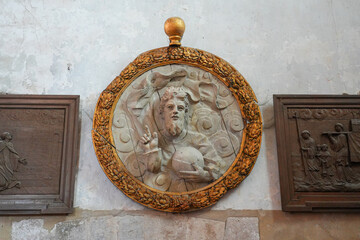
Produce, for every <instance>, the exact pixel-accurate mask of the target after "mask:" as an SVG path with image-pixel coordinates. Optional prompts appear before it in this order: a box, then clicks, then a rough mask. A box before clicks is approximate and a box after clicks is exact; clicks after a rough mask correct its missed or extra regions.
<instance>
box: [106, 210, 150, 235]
mask: <svg viewBox="0 0 360 240" xmlns="http://www.w3.org/2000/svg"><path fill="white" fill-rule="evenodd" d="M113 222H114V225H115V226H116V227H115V228H116V229H115V232H116V238H115V239H117V240H142V239H144V235H145V233H144V218H143V217H142V216H124V217H115V218H114V221H113ZM146 234H147V233H146Z"/></svg>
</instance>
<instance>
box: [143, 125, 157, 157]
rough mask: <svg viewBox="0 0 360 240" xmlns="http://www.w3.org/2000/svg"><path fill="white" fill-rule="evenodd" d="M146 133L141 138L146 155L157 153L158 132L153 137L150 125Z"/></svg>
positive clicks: (146, 126)
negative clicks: (152, 152)
mask: <svg viewBox="0 0 360 240" xmlns="http://www.w3.org/2000/svg"><path fill="white" fill-rule="evenodd" d="M145 128H146V133H145V134H144V136H143V137H141V139H140V141H141V142H142V143H143V146H144V151H145V153H147V152H151V151H155V150H157V149H158V144H159V139H158V135H157V133H156V132H153V135H151V132H150V129H149V126H148V125H145Z"/></svg>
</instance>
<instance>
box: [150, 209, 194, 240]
mask: <svg viewBox="0 0 360 240" xmlns="http://www.w3.org/2000/svg"><path fill="white" fill-rule="evenodd" d="M144 220H145V221H144V232H145V236H144V239H145V240H153V239H157V240H168V239H172V240H177V239H178V240H184V239H185V237H186V227H187V223H186V221H187V218H186V217H184V216H182V215H171V214H166V215H162V216H153V215H147V216H145V218H144Z"/></svg>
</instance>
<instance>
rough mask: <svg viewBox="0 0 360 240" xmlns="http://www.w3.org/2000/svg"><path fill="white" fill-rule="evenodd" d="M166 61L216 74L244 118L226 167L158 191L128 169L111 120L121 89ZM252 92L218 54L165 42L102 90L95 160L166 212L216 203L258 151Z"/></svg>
mask: <svg viewBox="0 0 360 240" xmlns="http://www.w3.org/2000/svg"><path fill="white" fill-rule="evenodd" d="M169 64H187V65H191V66H195V67H198V68H201V69H203V70H205V71H207V72H209V73H211V74H213V75H215V76H216V77H218V78H219V79H220V80H221V81H222V82H223V83H224V84H225V85H226V86H227V87H228V89H229V90H230V91H231V92H232V93H233V95H234V96H235V98H236V100H237V102H238V104H239V106H240V109H241V112H242V115H243V117H244V118H245V119H246V121H247V124H246V125H245V129H244V136H243V141H242V143H241V145H242V146H241V148H240V151H239V153H238V155H237V157H236V159H235V161H234V163H233V164H232V165H231V167H230V168H229V169H228V171H227V172H226V173H225V174H224V175H223V176H222V177H220V178H219V179H217V180H216V181H215V182H213V183H211V184H209V185H208V186H206V187H204V188H201V189H198V190H196V191H191V192H182V193H172V192H163V191H160V190H156V189H153V188H151V187H148V186H146V185H145V184H144V183H142V182H140V181H139V180H137V179H136V178H135V177H134V176H132V175H131V174H129V172H128V171H127V169H126V168H125V167H124V165H123V164H122V163H121V161H119V159H118V156H117V155H116V152H115V149H114V147H113V145H114V143H113V140H112V136H111V131H110V129H111V120H112V115H113V111H114V107H115V105H116V103H117V101H118V99H119V98H120V96H121V94H122V92H123V91H124V90H125V89H126V88H127V86H129V84H130V83H131V82H132V81H133V80H135V79H136V78H137V77H138V76H140V75H141V74H143V73H144V72H146V71H149V70H151V69H153V68H156V67H159V66H163V65H169ZM256 102H257V100H256V97H255V94H254V92H253V91H252V89H251V87H250V85H249V84H248V83H247V81H246V80H245V78H244V77H243V76H242V75H241V74H240V73H239V72H238V71H236V69H235V68H234V67H232V66H231V65H230V64H229V63H227V62H226V61H224V60H223V59H221V58H219V57H217V56H215V55H213V54H211V53H208V52H205V51H202V50H198V49H194V48H188V47H176V48H174V47H164V48H159V49H154V50H151V51H148V52H146V53H143V54H141V55H139V56H138V57H137V58H136V59H135V60H134V61H133V62H131V63H130V64H129V65H128V66H127V67H126V68H125V69H124V70H123V71H122V72H121V74H120V75H119V76H117V77H116V78H115V79H114V80H113V81H112V82H111V83H110V84H109V85H108V87H107V88H106V89H105V90H104V91H103V92H102V93H101V95H100V97H99V100H98V103H97V105H96V109H95V113H94V120H93V131H92V136H93V144H94V148H95V152H96V155H97V158H98V160H99V163H100V166H101V167H102V168H103V170H104V172H105V173H106V175H107V176H108V178H109V179H110V180H111V181H112V183H113V184H114V185H115V186H116V187H117V188H119V189H120V190H121V191H123V193H124V194H126V195H127V196H128V197H129V198H131V199H133V200H134V201H136V202H138V203H140V204H143V205H145V206H147V207H149V208H153V209H156V210H160V211H165V212H184V211H192V210H197V209H201V208H205V207H209V206H211V205H213V204H215V203H216V202H217V201H218V200H219V199H220V198H221V197H222V196H224V194H225V193H226V192H227V191H228V190H230V189H232V188H234V187H236V186H237V185H238V184H239V183H241V182H242V181H243V180H244V178H245V177H246V176H248V175H249V174H250V172H251V170H252V168H253V166H254V164H255V161H256V159H257V156H258V154H259V151H260V145H261V135H262V119H261V114H260V109H259V106H258V105H257V103H256Z"/></svg>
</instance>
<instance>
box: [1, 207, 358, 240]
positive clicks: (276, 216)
mask: <svg viewBox="0 0 360 240" xmlns="http://www.w3.org/2000/svg"><path fill="white" fill-rule="evenodd" d="M225 223H226V227H225ZM257 227H258V232H257V234H258V236H260V239H261V240H274V239H276V240H283V239H284V240H298V239H299V240H313V239H316V240H328V239H331V240H355V239H356V240H358V239H360V215H359V214H358V213H352V214H351V213H292V214H291V213H284V212H282V211H264V210H254V211H249V210H244V211H241V210H224V211H218V210H216V211H214V210H211V209H204V210H201V211H198V212H193V213H188V214H169V213H160V212H156V211H152V210H144V211H115V210H114V211H88V210H81V209H76V210H75V212H74V213H73V214H70V215H68V216H33V217H24V216H18V217H12V216H2V217H0V239H1V240H10V239H39V240H41V239H66V240H68V239H76V240H79V239H90V240H92V239H95V240H97V239H109V240H113V239H114V240H115V239H166V240H168V239H182V240H183V239H189V240H190V239H191V240H192V239H197V240H199V239H243V238H242V237H245V236H249V237H248V238H245V239H247V240H248V239H259V238H256V234H255V235H251V234H250V233H256V228H257ZM247 234H248V235H247ZM249 234H250V235H249ZM34 236H35V237H34ZM251 236H253V238H250V237H251ZM223 237H224V238H223Z"/></svg>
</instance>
